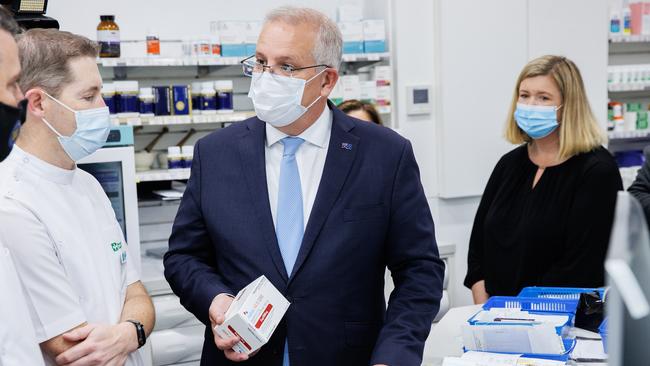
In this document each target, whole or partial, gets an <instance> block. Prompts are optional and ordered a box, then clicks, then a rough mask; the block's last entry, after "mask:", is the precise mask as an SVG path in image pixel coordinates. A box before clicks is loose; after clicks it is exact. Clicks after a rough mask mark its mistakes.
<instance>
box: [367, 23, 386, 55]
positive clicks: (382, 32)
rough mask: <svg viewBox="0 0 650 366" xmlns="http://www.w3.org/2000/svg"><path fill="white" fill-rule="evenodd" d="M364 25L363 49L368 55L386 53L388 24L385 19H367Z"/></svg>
mask: <svg viewBox="0 0 650 366" xmlns="http://www.w3.org/2000/svg"><path fill="white" fill-rule="evenodd" d="M362 24H363V49H364V52H366V53H377V52H385V51H386V22H385V21H384V20H383V19H367V20H364V21H363V22H362Z"/></svg>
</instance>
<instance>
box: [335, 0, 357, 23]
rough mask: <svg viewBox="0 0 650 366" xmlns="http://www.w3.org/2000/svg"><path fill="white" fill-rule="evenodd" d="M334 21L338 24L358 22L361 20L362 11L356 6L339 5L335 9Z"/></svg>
mask: <svg viewBox="0 0 650 366" xmlns="http://www.w3.org/2000/svg"><path fill="white" fill-rule="evenodd" d="M336 19H337V21H339V22H358V21H360V20H361V19H363V11H362V9H361V7H360V6H358V5H352V4H345V5H339V6H338V7H337V8H336Z"/></svg>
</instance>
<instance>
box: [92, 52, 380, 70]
mask: <svg viewBox="0 0 650 366" xmlns="http://www.w3.org/2000/svg"><path fill="white" fill-rule="evenodd" d="M389 55H390V54H389V53H388V52H382V53H359V54H345V55H343V62H373V61H382V60H387V59H388V58H389ZM243 58H244V57H209V56H208V57H176V58H169V57H130V58H98V59H97V63H98V64H99V65H101V66H103V67H156V66H232V65H239V61H241V60H242V59H243Z"/></svg>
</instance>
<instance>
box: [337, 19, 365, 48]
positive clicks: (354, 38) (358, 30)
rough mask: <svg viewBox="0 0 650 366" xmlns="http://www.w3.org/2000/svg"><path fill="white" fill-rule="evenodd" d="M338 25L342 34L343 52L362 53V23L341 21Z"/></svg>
mask: <svg viewBox="0 0 650 366" xmlns="http://www.w3.org/2000/svg"><path fill="white" fill-rule="evenodd" d="M338 25H339V29H340V30H341V35H342V36H343V53H363V23H361V22H341V23H339V24H338Z"/></svg>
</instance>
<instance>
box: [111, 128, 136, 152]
mask: <svg viewBox="0 0 650 366" xmlns="http://www.w3.org/2000/svg"><path fill="white" fill-rule="evenodd" d="M133 143H134V138H133V127H132V126H127V125H122V126H112V127H111V130H110V132H109V133H108V137H107V138H106V142H105V143H104V147H117V146H132V145H133Z"/></svg>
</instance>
